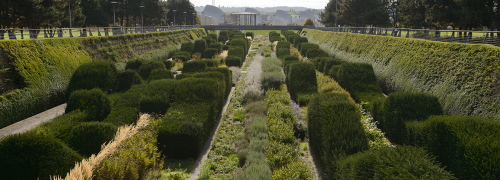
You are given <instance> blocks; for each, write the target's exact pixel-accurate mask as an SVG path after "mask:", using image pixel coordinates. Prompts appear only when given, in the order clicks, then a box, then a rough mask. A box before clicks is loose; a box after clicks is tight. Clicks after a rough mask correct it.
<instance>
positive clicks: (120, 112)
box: [103, 107, 138, 127]
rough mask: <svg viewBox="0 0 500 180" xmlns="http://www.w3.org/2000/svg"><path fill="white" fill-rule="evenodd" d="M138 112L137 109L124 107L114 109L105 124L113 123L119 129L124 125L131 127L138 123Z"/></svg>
mask: <svg viewBox="0 0 500 180" xmlns="http://www.w3.org/2000/svg"><path fill="white" fill-rule="evenodd" d="M137 118H138V111H137V110H136V109H135V108H131V107H123V108H114V109H112V110H111V113H109V115H108V117H106V119H105V120H104V121H103V122H105V123H111V124H113V125H115V126H117V127H119V126H123V125H131V124H133V123H135V122H136V121H137Z"/></svg>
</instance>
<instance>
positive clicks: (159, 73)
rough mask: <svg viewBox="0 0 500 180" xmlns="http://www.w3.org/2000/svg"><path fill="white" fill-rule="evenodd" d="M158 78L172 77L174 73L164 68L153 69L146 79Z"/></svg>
mask: <svg viewBox="0 0 500 180" xmlns="http://www.w3.org/2000/svg"><path fill="white" fill-rule="evenodd" d="M159 79H174V73H173V72H172V71H170V70H166V69H154V70H153V71H151V74H150V76H149V79H148V81H153V80H159Z"/></svg>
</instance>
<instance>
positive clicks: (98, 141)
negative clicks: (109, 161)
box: [67, 122, 118, 157]
mask: <svg viewBox="0 0 500 180" xmlns="http://www.w3.org/2000/svg"><path fill="white" fill-rule="evenodd" d="M117 130H118V128H117V127H116V126H114V125H113V124H111V123H102V122H86V123H81V124H79V125H76V126H74V127H73V129H72V130H71V133H70V134H69V136H68V137H67V143H68V146H69V147H71V148H72V149H74V150H75V151H77V152H79V153H80V154H81V155H83V156H84V157H90V156H91V155H92V154H97V153H99V152H100V151H101V146H102V144H104V143H106V142H109V141H111V140H112V139H114V137H115V134H116V131H117Z"/></svg>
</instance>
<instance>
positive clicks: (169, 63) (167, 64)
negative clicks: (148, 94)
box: [161, 60, 175, 70]
mask: <svg viewBox="0 0 500 180" xmlns="http://www.w3.org/2000/svg"><path fill="white" fill-rule="evenodd" d="M161 62H163V64H165V68H167V69H168V70H171V69H172V68H173V67H174V66H175V61H171V60H162V61H161Z"/></svg>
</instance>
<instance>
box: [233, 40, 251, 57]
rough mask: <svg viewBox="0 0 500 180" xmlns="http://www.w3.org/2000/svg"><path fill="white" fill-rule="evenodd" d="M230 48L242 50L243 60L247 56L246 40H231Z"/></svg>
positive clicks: (247, 46)
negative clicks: (235, 47) (236, 47)
mask: <svg viewBox="0 0 500 180" xmlns="http://www.w3.org/2000/svg"><path fill="white" fill-rule="evenodd" d="M231 46H239V47H241V48H242V49H243V57H242V59H245V58H244V57H245V56H246V55H247V54H248V48H249V45H248V39H243V38H238V39H233V40H231Z"/></svg>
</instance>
